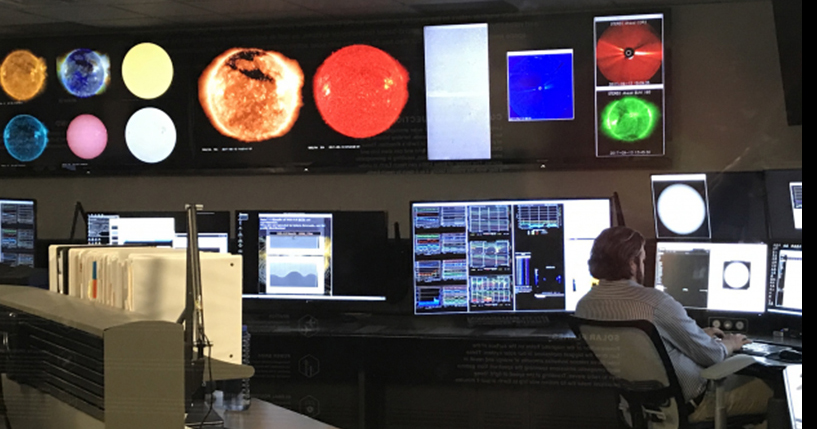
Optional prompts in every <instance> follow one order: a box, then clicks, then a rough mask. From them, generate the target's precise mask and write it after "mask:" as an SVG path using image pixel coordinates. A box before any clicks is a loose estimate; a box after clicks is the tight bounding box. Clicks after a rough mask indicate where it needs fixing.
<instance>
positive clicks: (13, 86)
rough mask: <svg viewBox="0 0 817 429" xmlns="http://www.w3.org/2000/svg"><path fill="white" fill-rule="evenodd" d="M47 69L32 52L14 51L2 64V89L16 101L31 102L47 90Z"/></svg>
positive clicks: (42, 61) (43, 62) (43, 61)
mask: <svg viewBox="0 0 817 429" xmlns="http://www.w3.org/2000/svg"><path fill="white" fill-rule="evenodd" d="M47 68H48V66H46V64H45V60H44V59H42V58H40V57H38V56H36V55H34V54H32V53H31V51H27V50H17V51H13V52H12V53H10V54H8V55H7V56H6V58H5V59H4V60H3V63H2V64H0V87H3V91H5V93H6V94H8V96H9V97H11V98H12V99H14V100H16V101H28V100H31V99H32V98H34V97H36V96H37V95H39V94H40V93H41V92H42V91H43V89H45V78H46V76H47V74H46V69H47Z"/></svg>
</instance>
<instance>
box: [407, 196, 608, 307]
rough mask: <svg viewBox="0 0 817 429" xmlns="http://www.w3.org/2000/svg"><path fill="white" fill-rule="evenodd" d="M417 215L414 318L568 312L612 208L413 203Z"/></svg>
mask: <svg viewBox="0 0 817 429" xmlns="http://www.w3.org/2000/svg"><path fill="white" fill-rule="evenodd" d="M411 216H412V231H413V234H412V240H413V255H414V256H413V259H414V260H413V264H414V295H415V301H414V302H415V307H414V310H415V314H452V313H453V314H457V313H471V314H480V313H491V312H499V313H513V312H569V311H574V310H575V308H576V304H577V303H578V301H579V299H580V298H581V297H582V296H584V294H585V293H587V292H588V291H589V290H590V288H591V286H592V285H593V283H594V279H593V277H592V276H591V275H590V272H589V268H588V266H587V260H588V259H589V258H590V250H591V249H592V246H593V242H594V240H595V239H596V237H597V236H598V235H599V234H600V233H601V232H602V231H603V230H604V229H606V228H609V227H610V226H611V202H610V199H609V198H598V199H552V200H505V201H467V202H415V203H413V204H412V206H411Z"/></svg>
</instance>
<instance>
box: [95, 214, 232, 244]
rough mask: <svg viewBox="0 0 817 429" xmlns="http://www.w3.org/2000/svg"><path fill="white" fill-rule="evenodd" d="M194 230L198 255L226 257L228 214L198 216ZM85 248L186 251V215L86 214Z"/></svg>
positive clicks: (228, 232)
mask: <svg viewBox="0 0 817 429" xmlns="http://www.w3.org/2000/svg"><path fill="white" fill-rule="evenodd" d="M196 226H197V228H198V231H199V249H200V250H201V251H208V252H217V253H227V252H229V244H230V212H228V211H218V212H208V211H200V212H198V217H197V218H196ZM87 240H88V244H99V245H107V244H110V245H114V246H135V245H152V246H160V247H172V248H174V249H184V248H187V214H186V213H185V212H104V213H97V212H92V213H88V225H87Z"/></svg>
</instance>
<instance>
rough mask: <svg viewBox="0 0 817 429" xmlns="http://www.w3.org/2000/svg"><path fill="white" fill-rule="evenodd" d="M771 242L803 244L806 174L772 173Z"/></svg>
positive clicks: (769, 190)
mask: <svg viewBox="0 0 817 429" xmlns="http://www.w3.org/2000/svg"><path fill="white" fill-rule="evenodd" d="M765 177H766V198H767V204H768V212H769V239H770V240H772V241H777V242H789V243H802V242H803V170H768V171H766V172H765Z"/></svg>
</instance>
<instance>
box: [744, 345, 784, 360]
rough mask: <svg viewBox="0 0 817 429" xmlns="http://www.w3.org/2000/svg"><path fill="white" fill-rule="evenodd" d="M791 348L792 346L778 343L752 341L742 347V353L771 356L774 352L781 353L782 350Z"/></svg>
mask: <svg viewBox="0 0 817 429" xmlns="http://www.w3.org/2000/svg"><path fill="white" fill-rule="evenodd" d="M790 348H791V347H787V346H780V345H777V344H769V343H750V344H746V345H744V346H743V347H742V348H741V349H740V353H743V354H747V355H750V356H760V357H769V356H771V355H773V354H776V353H780V352H781V351H783V350H788V349H790Z"/></svg>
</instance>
